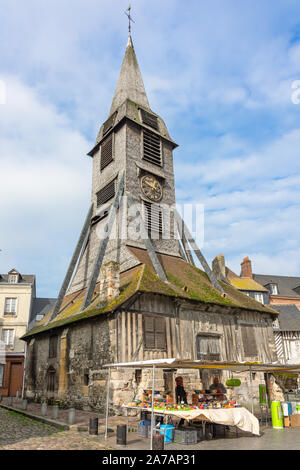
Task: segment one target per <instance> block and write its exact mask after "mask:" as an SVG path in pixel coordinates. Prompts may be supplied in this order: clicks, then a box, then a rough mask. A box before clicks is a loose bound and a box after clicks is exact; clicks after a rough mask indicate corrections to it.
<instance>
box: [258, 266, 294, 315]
mask: <svg viewBox="0 0 300 470" xmlns="http://www.w3.org/2000/svg"><path fill="white" fill-rule="evenodd" d="M253 279H254V280H255V281H256V282H258V283H259V284H261V285H263V286H264V287H266V288H267V289H268V291H269V298H270V302H269V303H270V304H271V305H273V306H274V308H275V309H276V308H277V305H278V304H279V305H287V304H288V305H296V307H297V308H298V309H299V310H300V277H298V276H276V275H273V274H272V275H268V274H253Z"/></svg>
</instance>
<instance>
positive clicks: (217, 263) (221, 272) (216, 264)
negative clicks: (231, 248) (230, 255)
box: [212, 254, 226, 280]
mask: <svg viewBox="0 0 300 470" xmlns="http://www.w3.org/2000/svg"><path fill="white" fill-rule="evenodd" d="M212 270H213V272H214V274H215V276H216V277H217V279H219V280H220V279H221V278H222V277H225V278H226V271H225V258H224V256H223V255H222V254H221V255H219V256H216V257H215V259H214V260H213V262H212Z"/></svg>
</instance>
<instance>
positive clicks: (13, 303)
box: [4, 297, 17, 315]
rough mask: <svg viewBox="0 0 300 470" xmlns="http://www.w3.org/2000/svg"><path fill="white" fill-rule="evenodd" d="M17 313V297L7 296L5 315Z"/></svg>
mask: <svg viewBox="0 0 300 470" xmlns="http://www.w3.org/2000/svg"><path fill="white" fill-rule="evenodd" d="M16 313H17V298H16V297H7V298H6V299H5V304H4V315H16Z"/></svg>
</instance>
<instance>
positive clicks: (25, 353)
mask: <svg viewBox="0 0 300 470" xmlns="http://www.w3.org/2000/svg"><path fill="white" fill-rule="evenodd" d="M26 362H27V342H26V343H25V350H24V370H23V381H22V399H23V398H24V387H25V373H26Z"/></svg>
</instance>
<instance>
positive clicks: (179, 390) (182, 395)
mask: <svg viewBox="0 0 300 470" xmlns="http://www.w3.org/2000/svg"><path fill="white" fill-rule="evenodd" d="M175 382H176V388H175V395H176V403H177V404H178V403H181V402H182V401H183V403H184V404H186V405H187V398H186V391H185V390H184V388H183V378H182V377H176V379H175Z"/></svg>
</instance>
